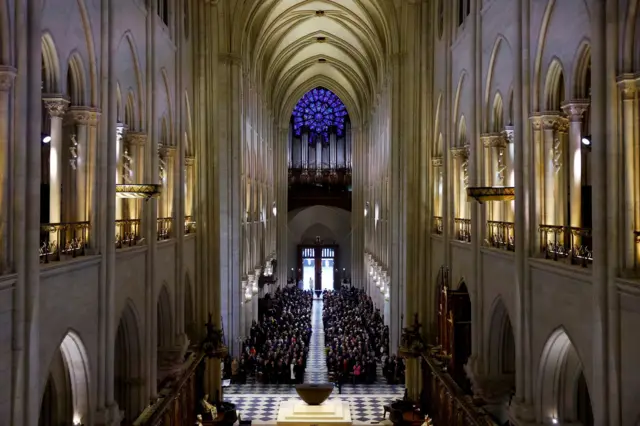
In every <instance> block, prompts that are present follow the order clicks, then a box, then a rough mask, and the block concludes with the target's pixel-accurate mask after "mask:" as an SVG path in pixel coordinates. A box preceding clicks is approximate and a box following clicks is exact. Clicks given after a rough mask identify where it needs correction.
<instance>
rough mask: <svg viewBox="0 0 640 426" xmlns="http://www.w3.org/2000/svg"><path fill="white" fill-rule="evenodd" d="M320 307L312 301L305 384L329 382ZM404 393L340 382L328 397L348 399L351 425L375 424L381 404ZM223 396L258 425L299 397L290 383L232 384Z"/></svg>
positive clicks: (273, 418)
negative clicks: (286, 403) (279, 406)
mask: <svg viewBox="0 0 640 426" xmlns="http://www.w3.org/2000/svg"><path fill="white" fill-rule="evenodd" d="M322 307H323V302H322V300H318V299H315V300H314V301H313V311H312V319H311V325H312V328H313V333H312V334H311V342H310V345H309V358H308V360H307V368H306V372H305V382H307V383H326V382H327V381H328V374H327V363H326V358H325V357H326V355H325V351H324V326H323V323H322ZM403 394H404V386H403V385H389V384H372V385H343V386H342V393H341V394H339V393H338V389H335V390H334V392H333V394H332V396H331V398H329V400H332V399H333V400H335V399H341V400H344V401H348V402H349V403H350V407H351V418H352V420H353V422H354V424H360V425H362V424H376V423H378V422H380V421H381V420H382V414H383V411H384V409H383V406H384V405H385V404H388V403H389V402H391V401H393V400H396V399H400V398H402V396H403ZM224 395H225V397H224V399H225V400H226V401H229V402H232V403H234V404H236V409H237V410H238V412H239V413H240V415H241V416H242V419H243V420H251V421H252V423H253V424H258V425H275V424H276V420H277V417H278V405H279V404H280V402H281V401H286V400H289V399H298V396H297V394H296V390H295V387H294V386H292V385H266V384H246V385H231V386H230V387H227V388H225V389H224Z"/></svg>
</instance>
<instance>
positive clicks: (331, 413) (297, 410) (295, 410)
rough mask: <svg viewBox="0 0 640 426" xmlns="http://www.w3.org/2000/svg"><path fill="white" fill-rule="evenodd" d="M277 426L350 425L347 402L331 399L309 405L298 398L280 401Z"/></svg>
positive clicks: (351, 422)
mask: <svg viewBox="0 0 640 426" xmlns="http://www.w3.org/2000/svg"><path fill="white" fill-rule="evenodd" d="M277 424H278V426H351V425H352V424H353V421H352V420H351V408H350V406H349V402H347V401H340V400H332V401H325V402H323V403H322V404H320V405H309V404H307V403H306V402H304V401H300V400H298V399H290V400H288V401H282V402H281V403H280V406H279V407H278V419H277Z"/></svg>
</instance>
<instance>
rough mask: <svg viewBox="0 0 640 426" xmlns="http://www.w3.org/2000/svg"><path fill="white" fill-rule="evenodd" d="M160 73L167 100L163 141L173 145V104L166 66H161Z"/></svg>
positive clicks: (174, 142)
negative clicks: (165, 137) (165, 138)
mask: <svg viewBox="0 0 640 426" xmlns="http://www.w3.org/2000/svg"><path fill="white" fill-rule="evenodd" d="M160 73H161V74H162V82H163V83H164V91H165V97H166V100H167V113H166V115H165V119H166V120H167V123H166V125H167V129H166V131H167V135H166V136H167V140H165V143H166V144H167V145H170V146H174V145H175V144H176V141H175V139H174V131H173V120H174V116H173V105H172V99H171V89H170V87H171V86H170V85H169V77H168V76H167V69H166V68H162V69H161V70H160Z"/></svg>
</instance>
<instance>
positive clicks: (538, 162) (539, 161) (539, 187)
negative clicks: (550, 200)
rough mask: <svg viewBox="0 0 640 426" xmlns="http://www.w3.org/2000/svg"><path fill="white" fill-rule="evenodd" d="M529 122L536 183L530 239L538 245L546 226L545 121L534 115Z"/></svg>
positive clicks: (534, 248)
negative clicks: (539, 237) (543, 132)
mask: <svg viewBox="0 0 640 426" xmlns="http://www.w3.org/2000/svg"><path fill="white" fill-rule="evenodd" d="M529 121H530V122H531V128H532V130H533V131H532V133H531V138H532V141H531V150H532V152H533V162H532V164H531V174H532V175H533V181H534V192H533V194H532V195H533V203H532V204H533V205H534V207H533V209H532V210H533V211H532V214H531V227H530V228H531V229H529V238H530V241H531V244H532V245H534V244H536V243H535V242H536V241H538V228H539V227H540V225H546V222H545V220H546V213H545V212H546V201H547V200H546V198H545V196H544V188H545V187H544V176H545V173H544V170H545V163H544V143H543V135H542V129H543V125H542V123H543V119H542V116H541V115H540V114H537V113H536V114H532V115H530V116H529ZM527 249H533V250H534V252H535V251H536V250H538V251H539V250H540V247H537V246H536V247H533V246H532V247H527Z"/></svg>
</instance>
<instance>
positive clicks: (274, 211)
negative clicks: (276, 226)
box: [271, 201, 278, 217]
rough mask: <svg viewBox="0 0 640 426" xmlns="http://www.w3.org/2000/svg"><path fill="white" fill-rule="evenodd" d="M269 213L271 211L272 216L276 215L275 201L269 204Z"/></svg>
mask: <svg viewBox="0 0 640 426" xmlns="http://www.w3.org/2000/svg"><path fill="white" fill-rule="evenodd" d="M271 213H273V217H276V216H277V215H278V209H277V208H276V202H275V201H274V202H273V203H272V205H271Z"/></svg>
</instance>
